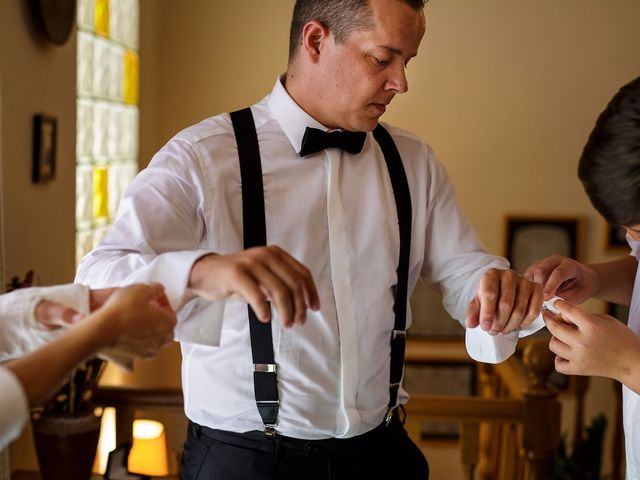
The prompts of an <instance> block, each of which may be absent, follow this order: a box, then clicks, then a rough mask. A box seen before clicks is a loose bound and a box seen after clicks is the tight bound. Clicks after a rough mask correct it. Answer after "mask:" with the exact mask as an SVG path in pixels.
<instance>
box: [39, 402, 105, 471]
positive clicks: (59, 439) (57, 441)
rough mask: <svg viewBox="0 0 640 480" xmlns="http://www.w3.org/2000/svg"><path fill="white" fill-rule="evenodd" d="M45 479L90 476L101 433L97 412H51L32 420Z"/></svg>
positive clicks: (41, 469)
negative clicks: (70, 413) (71, 413)
mask: <svg viewBox="0 0 640 480" xmlns="http://www.w3.org/2000/svg"><path fill="white" fill-rule="evenodd" d="M32 426H33V439H34V443H35V447H36V455H37V457H38V463H39V464H40V472H41V474H42V479H43V480H63V479H64V480H88V479H89V478H90V477H91V468H92V466H93V460H94V458H95V455H96V448H97V446H98V438H99V436H100V418H99V417H96V416H95V415H94V414H93V412H88V413H83V414H77V415H69V414H49V415H43V416H41V417H39V418H34V419H33V420H32Z"/></svg>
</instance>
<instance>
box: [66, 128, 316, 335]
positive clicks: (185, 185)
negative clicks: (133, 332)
mask: <svg viewBox="0 0 640 480" xmlns="http://www.w3.org/2000/svg"><path fill="white" fill-rule="evenodd" d="M201 161H203V160H201V156H200V155H199V152H197V151H196V147H194V146H192V145H191V144H190V143H189V142H188V141H186V140H184V139H182V138H180V137H176V138H174V139H173V140H171V141H170V142H169V143H168V144H167V145H165V147H163V149H162V150H161V151H160V152H159V153H158V154H157V155H156V156H155V157H154V159H153V160H152V162H151V164H150V166H149V167H148V168H147V169H145V170H143V171H142V172H141V173H140V174H139V175H138V176H137V177H136V178H135V179H134V181H133V182H132V183H131V185H130V186H129V188H128V189H127V191H126V192H125V194H124V197H123V199H122V202H121V205H120V210H119V212H118V215H117V218H116V221H115V223H114V225H113V226H112V227H111V228H110V230H109V233H108V234H107V235H106V236H105V238H104V240H103V241H102V242H101V243H100V245H99V246H98V247H97V248H96V249H95V250H93V251H92V252H91V253H90V254H89V255H87V256H86V257H85V258H84V259H83V260H82V262H81V264H80V266H79V270H78V274H77V276H76V281H78V282H82V283H87V284H89V285H90V286H92V287H95V286H114V285H123V284H128V283H132V282H149V281H157V282H160V283H162V284H163V285H165V287H166V292H167V297H168V298H169V301H170V302H171V305H172V307H173V308H174V309H176V311H177V312H178V326H177V327H176V332H175V333H176V335H175V337H176V339H177V340H181V341H187V342H194V343H201V344H207V345H217V342H218V341H219V335H220V330H221V323H222V316H223V311H224V304H223V302H222V300H224V299H225V298H227V297H228V296H235V297H238V298H241V299H243V300H245V301H247V302H248V303H249V304H250V305H251V306H252V307H253V309H254V310H255V311H256V314H257V315H258V318H259V319H260V320H262V321H269V320H270V314H271V310H270V307H269V304H268V301H269V300H270V301H271V302H272V305H273V306H274V308H275V309H276V310H277V311H278V313H279V314H280V317H281V320H282V323H283V325H284V326H285V327H289V326H291V325H293V324H294V323H298V324H301V323H304V321H305V319H306V310H307V308H311V309H314V310H317V309H318V308H319V301H318V295H317V292H316V288H315V284H314V282H313V279H312V278H311V274H310V272H309V270H308V269H307V268H306V267H304V266H303V265H301V264H300V263H299V262H298V261H297V260H295V259H294V258H293V257H292V256H291V255H289V254H288V253H287V252H284V251H283V250H282V249H279V248H278V247H276V246H267V247H257V248H254V249H249V250H242V246H241V245H239V246H238V249H239V250H238V251H237V252H212V251H210V250H209V249H208V246H209V245H210V239H211V238H212V237H213V236H215V235H216V233H215V232H214V227H213V226H212V225H211V223H213V221H214V218H215V215H216V213H215V212H214V211H213V210H215V205H214V202H213V200H212V198H210V196H212V195H213V193H212V192H213V189H215V188H216V185H217V182H219V181H220V179H216V178H208V177H207V175H211V174H210V173H207V172H209V170H207V169H205V168H203V167H202V165H201V163H200V162H201ZM208 161H210V159H209V160H208Z"/></svg>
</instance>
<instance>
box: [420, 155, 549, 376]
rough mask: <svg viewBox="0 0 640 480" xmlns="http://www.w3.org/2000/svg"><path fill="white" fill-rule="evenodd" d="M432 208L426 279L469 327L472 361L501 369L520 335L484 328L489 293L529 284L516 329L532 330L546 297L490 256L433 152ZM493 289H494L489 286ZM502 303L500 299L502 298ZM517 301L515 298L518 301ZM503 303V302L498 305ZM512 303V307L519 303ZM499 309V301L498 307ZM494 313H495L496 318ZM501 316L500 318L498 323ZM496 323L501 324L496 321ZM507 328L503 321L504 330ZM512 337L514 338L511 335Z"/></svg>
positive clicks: (431, 163)
mask: <svg viewBox="0 0 640 480" xmlns="http://www.w3.org/2000/svg"><path fill="white" fill-rule="evenodd" d="M429 155H430V158H429V160H430V161H429V172H430V175H429V178H430V182H429V191H428V202H429V208H430V215H429V222H428V224H427V232H426V243H425V264H424V268H423V270H422V272H421V273H422V276H423V277H422V278H423V279H424V280H425V281H426V282H428V283H431V284H433V285H435V286H436V288H438V289H439V290H440V292H441V293H442V295H443V304H444V306H445V308H446V309H447V311H448V312H449V313H450V314H451V316H453V317H454V318H455V319H457V320H458V321H459V322H460V323H461V324H462V325H463V326H465V327H467V331H466V337H467V338H466V345H467V351H468V353H469V355H470V356H471V357H472V358H474V359H475V360H478V361H484V362H490V363H497V362H499V361H503V360H505V359H506V358H508V357H509V356H510V355H511V354H512V353H513V351H515V342H517V338H518V333H517V332H516V331H515V328H514V327H513V326H510V328H511V329H510V330H505V333H508V335H505V334H502V333H498V334H497V335H496V334H495V333H497V332H495V331H493V332H491V333H492V334H490V333H489V331H487V330H491V327H489V328H488V329H487V328H486V327H485V328H481V327H480V326H478V325H479V323H480V309H479V308H477V305H478V304H479V303H480V298H481V297H482V295H483V293H484V292H486V290H487V289H491V288H493V289H495V288H496V285H495V283H492V282H496V279H497V282H500V281H501V280H502V281H504V282H510V283H511V285H514V284H515V285H518V286H519V284H520V283H524V285H522V288H521V292H520V295H522V296H523V297H526V298H525V301H524V302H521V303H524V305H525V308H521V307H518V306H517V305H516V306H514V307H513V308H514V309H515V308H521V310H522V311H521V312H520V317H519V318H517V319H516V328H517V327H520V326H521V325H523V324H525V325H529V324H531V322H533V320H534V319H535V318H536V317H537V316H538V314H539V306H540V305H539V304H541V302H542V292H541V289H540V288H537V287H536V286H535V285H533V284H532V282H529V281H527V280H525V279H522V278H521V277H517V275H516V274H515V272H513V271H510V270H509V263H508V261H507V260H506V259H504V258H502V257H498V256H495V255H490V254H489V253H488V252H487V250H486V248H485V247H484V245H483V244H482V242H481V241H480V240H479V238H478V236H477V234H476V233H475V231H474V229H473V227H472V226H471V224H470V223H469V221H468V220H467V218H466V216H465V215H464V213H463V212H462V211H461V209H460V208H459V207H458V205H457V201H456V198H455V192H454V189H453V186H452V184H451V181H450V180H449V177H448V175H447V173H446V171H445V169H444V167H442V165H440V164H439V163H438V162H437V161H436V160H435V159H434V158H433V156H432V153H431V151H430V150H429ZM487 285H488V286H487ZM496 297H497V295H496ZM514 297H515V296H514ZM497 300H498V299H497ZM514 300H515V298H514V299H512V301H514ZM496 303H498V301H497V302H496ZM492 313H493V312H492ZM495 315H496V314H494V317H495ZM491 320H492V321H495V319H491ZM506 324H507V322H504V321H503V325H506ZM509 332H510V333H509Z"/></svg>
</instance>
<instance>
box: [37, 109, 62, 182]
mask: <svg viewBox="0 0 640 480" xmlns="http://www.w3.org/2000/svg"><path fill="white" fill-rule="evenodd" d="M57 137H58V121H57V119H56V118H55V117H51V116H49V115H44V114H42V113H39V114H37V115H34V116H33V168H32V176H31V180H32V181H33V182H34V183H45V182H48V181H50V180H53V178H54V177H55V174H56V150H57Z"/></svg>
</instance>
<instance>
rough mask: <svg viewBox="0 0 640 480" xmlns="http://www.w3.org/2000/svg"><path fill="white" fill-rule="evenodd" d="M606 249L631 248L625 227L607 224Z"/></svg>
mask: <svg viewBox="0 0 640 480" xmlns="http://www.w3.org/2000/svg"><path fill="white" fill-rule="evenodd" d="M605 250H608V251H615V250H629V244H628V243H627V231H626V230H625V229H624V227H618V226H616V225H611V224H607V234H606V241H605Z"/></svg>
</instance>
